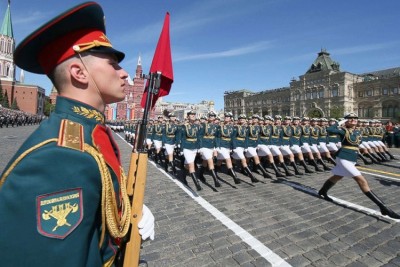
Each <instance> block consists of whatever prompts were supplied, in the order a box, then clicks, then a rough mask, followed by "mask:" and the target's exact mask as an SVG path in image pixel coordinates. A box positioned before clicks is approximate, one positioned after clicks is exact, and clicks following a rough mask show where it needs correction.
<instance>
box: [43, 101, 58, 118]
mask: <svg viewBox="0 0 400 267" xmlns="http://www.w3.org/2000/svg"><path fill="white" fill-rule="evenodd" d="M54 108H55V105H53V104H51V103H50V101H46V102H44V111H43V113H44V115H46V116H49V115H50V113H51V112H52V111H54Z"/></svg>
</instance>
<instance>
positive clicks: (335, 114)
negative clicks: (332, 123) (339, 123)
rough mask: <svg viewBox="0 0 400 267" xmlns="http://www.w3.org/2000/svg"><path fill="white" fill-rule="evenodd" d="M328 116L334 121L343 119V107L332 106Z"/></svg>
mask: <svg viewBox="0 0 400 267" xmlns="http://www.w3.org/2000/svg"><path fill="white" fill-rule="evenodd" d="M329 114H330V117H331V118H335V119H339V118H343V116H344V107H337V106H333V107H332V108H331V109H330V110H329Z"/></svg>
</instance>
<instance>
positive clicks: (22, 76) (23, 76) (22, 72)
mask: <svg viewBox="0 0 400 267" xmlns="http://www.w3.org/2000/svg"><path fill="white" fill-rule="evenodd" d="M8 2H10V1H8ZM19 82H20V83H22V84H23V83H24V82H25V73H24V70H23V69H21V72H20V74H19Z"/></svg>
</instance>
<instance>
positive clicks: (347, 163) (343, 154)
mask: <svg viewBox="0 0 400 267" xmlns="http://www.w3.org/2000/svg"><path fill="white" fill-rule="evenodd" d="M344 118H345V120H343V121H341V122H339V124H338V125H334V126H330V127H329V128H328V129H327V130H328V132H331V133H336V134H338V135H340V136H341V139H342V147H341V148H340V150H339V151H338V154H337V157H336V166H335V167H334V168H333V169H332V173H333V176H332V177H330V178H329V179H328V180H327V181H326V182H325V183H324V185H323V186H322V188H321V189H320V190H319V192H318V194H319V195H320V197H321V198H323V199H325V200H327V201H333V200H332V198H330V197H329V196H328V190H329V189H330V188H332V187H333V186H334V185H335V184H336V183H337V182H339V181H340V180H341V179H342V178H343V177H344V176H350V177H352V178H353V179H354V180H355V181H356V182H357V184H358V186H359V187H360V189H361V191H362V192H363V193H364V194H365V195H366V196H367V197H368V198H369V199H371V200H372V201H373V202H374V203H375V204H376V205H378V207H379V208H380V210H381V213H382V215H388V216H389V217H391V218H395V219H400V215H398V214H397V213H395V212H394V211H392V210H391V209H389V208H388V207H386V206H385V204H384V203H383V201H382V200H381V199H379V198H378V196H377V195H376V194H375V193H374V192H372V190H371V189H370V187H369V185H368V182H367V180H366V179H365V178H364V176H362V174H361V173H360V171H359V170H357V168H356V167H355V166H354V165H355V164H356V162H357V154H358V145H359V144H360V142H361V132H360V130H359V129H356V125H357V120H358V116H357V114H355V113H349V114H347V115H346V116H345V117H344ZM343 124H344V127H338V126H341V125H343Z"/></svg>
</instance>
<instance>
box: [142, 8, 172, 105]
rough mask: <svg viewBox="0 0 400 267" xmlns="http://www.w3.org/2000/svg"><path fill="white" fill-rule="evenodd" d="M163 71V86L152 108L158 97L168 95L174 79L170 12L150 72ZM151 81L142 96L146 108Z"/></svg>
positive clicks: (166, 16) (155, 96)
mask: <svg viewBox="0 0 400 267" xmlns="http://www.w3.org/2000/svg"><path fill="white" fill-rule="evenodd" d="M158 71H160V72H161V86H160V90H159V91H158V94H157V95H154V96H153V101H152V103H151V109H152V108H153V107H154V104H155V103H156V101H157V99H158V98H159V97H161V96H166V95H168V94H169V91H170V90H171V85H172V83H173V81H174V73H173V70H172V57H171V44H170V40H169V13H168V12H167V14H166V15H165V19H164V25H163V28H162V31H161V34H160V38H159V39H158V43H157V47H156V52H155V53H154V57H153V61H152V62H151V67H150V73H155V72H158ZM148 84H149V82H148V81H147V85H146V90H145V91H144V93H143V96H142V102H141V105H142V107H143V108H144V107H145V105H146V99H147V89H148Z"/></svg>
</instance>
